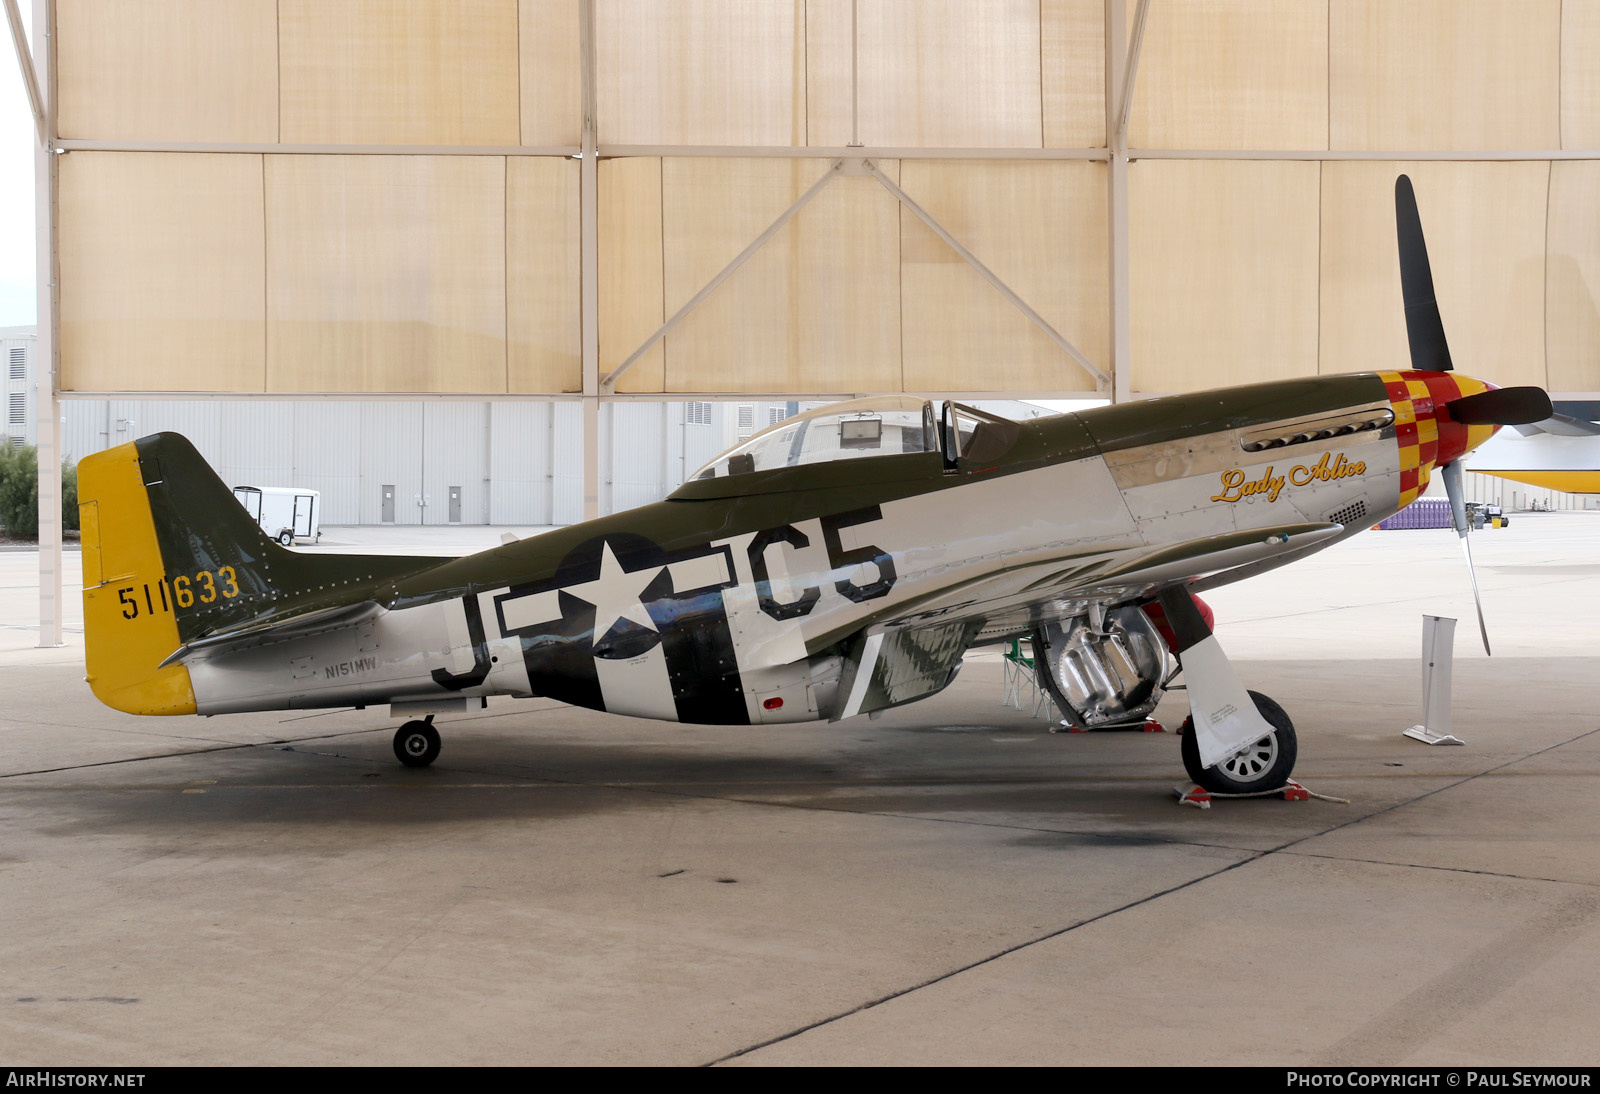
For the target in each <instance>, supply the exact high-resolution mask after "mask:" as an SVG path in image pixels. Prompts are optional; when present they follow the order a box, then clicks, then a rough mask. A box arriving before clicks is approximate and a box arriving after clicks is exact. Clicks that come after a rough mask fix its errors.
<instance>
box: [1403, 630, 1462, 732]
mask: <svg viewBox="0 0 1600 1094" xmlns="http://www.w3.org/2000/svg"><path fill="white" fill-rule="evenodd" d="M1455 638H1456V621H1455V620H1454V619H1450V618H1448V617H1445V616H1437V615H1425V616H1423V617H1422V724H1421V725H1419V726H1412V727H1411V728H1410V729H1407V730H1404V731H1403V732H1404V734H1405V735H1406V736H1407V737H1411V738H1413V739H1415V740H1418V741H1421V742H1422V743H1423V744H1425V745H1464V744H1466V743H1467V742H1465V741H1463V740H1462V739H1461V738H1460V737H1456V736H1452V735H1451V733H1450V661H1451V658H1452V657H1453V656H1454V652H1455Z"/></svg>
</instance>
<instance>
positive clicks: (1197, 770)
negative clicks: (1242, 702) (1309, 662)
mask: <svg viewBox="0 0 1600 1094" xmlns="http://www.w3.org/2000/svg"><path fill="white" fill-rule="evenodd" d="M1250 698H1251V699H1253V700H1254V701H1255V704H1256V710H1257V711H1259V712H1260V714H1261V717H1262V718H1264V719H1266V722H1267V724H1268V725H1270V726H1271V727H1272V730H1273V731H1272V732H1271V733H1270V734H1268V735H1267V736H1265V737H1263V738H1261V739H1260V740H1259V741H1256V742H1255V743H1254V744H1251V745H1247V746H1245V747H1244V748H1242V749H1240V750H1239V751H1238V752H1235V753H1234V754H1233V755H1231V756H1229V757H1227V758H1226V759H1224V760H1223V761H1222V762H1221V763H1219V764H1217V765H1216V766H1215V767H1202V766H1201V765H1200V742H1199V741H1198V740H1197V739H1196V737H1195V732H1194V717H1193V716H1192V715H1191V716H1190V717H1188V718H1185V719H1184V722H1183V727H1182V728H1181V729H1179V730H1178V732H1179V733H1181V734H1183V744H1182V746H1181V749H1180V750H1181V751H1182V753H1183V769H1184V770H1185V771H1187V772H1188V773H1189V778H1191V779H1193V780H1194V781H1195V784H1196V785H1197V786H1200V787H1202V788H1203V789H1206V790H1209V791H1211V792H1212V793H1213V794H1256V793H1261V792H1263V791H1268V790H1277V789H1278V788H1279V787H1281V786H1283V785H1285V784H1286V783H1288V781H1289V775H1290V773H1291V772H1293V771H1294V761H1295V757H1296V755H1297V753H1298V752H1299V748H1298V746H1297V744H1296V742H1295V735H1294V723H1293V722H1291V721H1290V720H1289V716H1288V715H1287V714H1285V713H1284V712H1283V708H1282V707H1280V706H1279V705H1278V704H1277V703H1275V702H1273V701H1272V700H1271V699H1269V698H1268V697H1267V696H1265V695H1262V694H1261V693H1260V692H1259V691H1252V692H1250Z"/></svg>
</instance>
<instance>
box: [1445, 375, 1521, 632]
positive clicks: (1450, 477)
mask: <svg viewBox="0 0 1600 1094" xmlns="http://www.w3.org/2000/svg"><path fill="white" fill-rule="evenodd" d="M1535 390H1537V389H1535ZM1439 473H1440V474H1441V475H1443V476H1444V490H1445V493H1446V494H1449V495H1450V523H1451V524H1453V525H1454V526H1455V529H1456V535H1458V536H1460V537H1461V552H1462V554H1464V555H1466V558H1467V576H1468V577H1469V578H1471V579H1472V602H1473V604H1475V605H1477V608H1478V633H1479V634H1480V635H1482V636H1483V652H1484V653H1486V654H1488V655H1489V656H1491V657H1493V656H1494V653H1493V651H1491V650H1490V649H1489V628H1488V626H1487V625H1485V624H1484V622H1483V598H1482V597H1480V596H1479V595H1478V574H1477V572H1476V571H1475V570H1473V568H1472V547H1471V545H1470V544H1469V543H1468V542H1467V500H1466V488H1465V485H1464V480H1463V479H1462V477H1461V461H1460V460H1453V461H1451V462H1450V463H1447V464H1445V465H1444V466H1443V467H1441V468H1440V469H1439Z"/></svg>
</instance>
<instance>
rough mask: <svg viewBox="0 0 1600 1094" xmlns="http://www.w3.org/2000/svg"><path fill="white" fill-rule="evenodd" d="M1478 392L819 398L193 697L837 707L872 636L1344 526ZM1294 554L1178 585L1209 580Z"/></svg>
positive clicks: (1412, 472)
mask: <svg viewBox="0 0 1600 1094" xmlns="http://www.w3.org/2000/svg"><path fill="white" fill-rule="evenodd" d="M1486 387H1487V385H1485V384H1483V383H1481V382H1479V381H1475V380H1471V379H1469V378H1466V377H1462V376H1459V375H1457V374H1454V373H1418V372H1396V373H1366V374H1357V375H1348V376H1329V377H1314V378H1306V379H1300V380H1290V381H1282V382H1276V383H1269V384H1258V385H1250V386H1247V387H1240V388H1230V389H1222V390H1217V391H1208V392H1200V393H1195V394H1191V395H1181V396H1171V397H1165V398H1159V399H1151V400H1148V401H1143V402H1136V403H1128V404H1121V405H1117V406H1110V407H1105V408H1101V409H1098V410H1091V411H1085V412H1081V413H1076V414H1065V415H1060V416H1057V417H1053V418H1044V419H1038V420H1035V421H1031V422H1026V423H1003V424H1002V423H998V422H995V421H992V420H985V419H984V418H983V416H981V415H979V416H978V418H977V419H976V428H975V429H973V430H972V431H971V432H970V434H968V435H967V436H966V437H965V438H964V442H963V441H958V440H957V438H956V437H955V432H956V431H955V430H949V431H942V430H935V431H933V433H932V434H931V435H930V434H928V433H927V432H924V433H923V434H922V437H923V440H922V441H919V440H918V439H917V432H916V429H917V428H920V427H915V426H914V425H913V424H910V423H911V419H906V422H907V424H904V425H903V426H895V425H894V424H893V423H894V421H895V420H896V419H895V418H894V416H893V415H884V414H881V413H880V414H878V418H877V419H876V424H874V421H875V419H874V418H873V417H872V414H871V413H869V412H868V411H852V410H851V407H852V405H853V404H841V405H836V406H833V407H826V408H823V409H821V410H819V411H814V412H811V413H810V414H808V415H807V416H805V425H804V428H802V423H800V422H798V421H796V420H795V419H791V420H789V421H787V422H785V423H780V425H778V426H775V427H773V429H772V430H769V431H767V433H766V434H763V435H762V436H763V437H764V438H766V441H765V447H762V444H760V443H755V444H753V446H752V447H749V448H742V449H736V450H735V451H734V453H733V454H731V455H730V457H724V459H723V460H721V461H718V463H716V464H713V465H712V467H711V468H710V469H708V474H707V475H706V476H705V477H702V478H698V479H695V480H692V481H691V482H689V483H686V484H685V485H684V486H683V487H682V488H681V489H680V490H679V491H677V492H676V493H675V494H674V495H673V496H672V497H671V498H669V499H667V500H665V501H662V502H659V503H656V504H654V505H648V506H644V507H642V508H639V509H635V510H631V511H629V512H626V513H621V514H616V515H613V516H609V517H605V518H602V519H600V520H595V521H590V522H587V523H585V524H581V525H577V526H574V527H570V528H565V529H559V530H556V531H552V532H549V533H547V534H545V535H541V536H538V537H536V538H533V539H529V540H524V541H520V542H516V543H512V544H509V545H506V546H504V547H500V548H497V549H495V550H492V551H488V552H484V553H483V554H480V555H473V556H470V557H467V558H463V559H459V560H455V561H452V562H448V563H445V564H442V565H440V566H438V567H435V568H432V569H427V570H424V571H422V572H419V573H416V574H413V575H410V576H406V577H402V578H400V579H398V580H396V581H395V582H394V583H393V584H392V586H391V587H390V588H389V589H388V590H387V593H388V595H387V596H386V598H385V606H386V609H387V610H381V611H375V612H373V613H372V614H371V615H370V616H369V617H367V618H364V619H362V620H360V621H358V622H354V623H349V624H346V625H343V626H340V627H335V628H332V629H329V630H327V631H325V632H324V633H320V634H312V635H309V636H305V637H295V638H289V639H285V640H284V641H280V642H275V643H271V644H266V645H257V646H253V647H248V648H229V647H222V648H219V649H217V650H215V651H213V652H201V653H198V654H196V655H194V656H191V657H190V658H189V659H188V660H187V666H188V671H189V676H190V680H191V682H192V687H193V693H194V703H195V709H196V711H197V712H198V713H201V714H218V713H226V712H232V711H246V710H263V709H282V708H295V707H337V706H356V705H368V704H381V703H397V704H412V706H411V707H409V709H419V710H420V709H428V706H427V704H430V703H432V704H434V705H436V706H437V707H438V709H449V708H451V706H452V705H455V704H460V705H465V704H466V703H472V702H475V701H476V700H478V699H481V698H483V697H487V696H490V695H510V696H523V697H526V696H535V695H539V696H549V697H552V698H555V699H559V700H562V701H564V702H569V703H574V704H578V705H582V706H587V707H592V708H595V709H600V710H606V711H610V712H613V713H618V714H627V715H635V716H640V717H648V718H657V719H664V720H669V721H690V722H702V723H715V724H746V723H749V724H755V723H763V722H792V721H804V720H809V719H819V718H830V717H837V716H839V714H840V712H841V710H842V708H843V696H842V695H841V693H840V688H841V678H842V677H843V676H845V675H846V669H847V664H848V660H849V657H850V649H851V642H852V641H853V640H856V639H858V638H859V636H860V635H861V634H862V633H863V631H864V629H865V628H873V627H882V626H885V625H892V624H893V623H894V622H895V621H897V620H899V621H903V620H906V619H910V618H915V619H938V618H951V619H959V620H967V621H969V622H970V626H969V627H967V629H966V630H964V631H963V632H962V634H963V635H964V640H966V641H969V642H972V643H974V644H975V643H978V642H986V641H994V640H999V639H1001V638H1004V637H1008V636H1010V635H1014V634H1022V633H1028V632H1029V631H1031V630H1032V629H1033V628H1034V627H1036V626H1037V625H1038V624H1039V622H1040V620H1043V619H1049V618H1060V617H1062V616H1063V615H1070V614H1072V613H1074V612H1076V611H1079V610H1081V609H1082V606H1083V604H1085V603H1087V602H1088V601H1090V600H1095V601H1098V602H1100V603H1102V604H1108V603H1116V602H1127V601H1133V600H1137V599H1139V598H1140V597H1143V596H1147V595H1149V591H1150V590H1149V588H1146V587H1141V586H1140V585H1138V584H1137V583H1133V584H1130V585H1127V586H1118V585H1117V584H1116V582H1115V581H1114V580H1111V579H1108V578H1106V577H1105V576H1104V575H1106V574H1113V573H1116V572H1118V567H1119V566H1124V565H1126V564H1127V563H1128V561H1129V560H1132V559H1137V558H1141V557H1148V556H1150V555H1151V552H1152V551H1157V550H1161V549H1165V548H1170V547H1174V546H1181V545H1188V544H1197V543H1206V542H1214V541H1216V540H1217V539H1218V537H1227V536H1229V535H1232V534H1234V533H1240V532H1247V531H1250V530H1253V529H1272V528H1278V527H1282V526H1290V525H1293V526H1310V525H1337V526H1342V531H1340V530H1338V529H1334V530H1333V531H1334V532H1335V533H1336V534H1332V535H1330V536H1328V537H1324V538H1322V539H1320V540H1318V542H1317V544H1316V546H1317V547H1321V546H1326V545H1327V544H1328V543H1331V542H1334V541H1335V540H1336V539H1338V538H1342V537H1343V536H1348V535H1351V534H1354V533H1355V532H1357V531H1359V530H1361V529H1364V528H1366V527H1368V526H1370V525H1371V524H1374V523H1376V522H1377V521H1378V520H1380V519H1382V518H1383V517H1386V516H1388V515H1389V514H1391V513H1393V512H1395V511H1397V510H1398V509H1400V508H1402V507H1403V506H1404V505H1406V504H1408V503H1409V502H1410V501H1411V500H1413V499H1414V498H1415V497H1416V496H1417V495H1418V494H1419V493H1420V492H1421V491H1422V490H1423V489H1425V488H1426V486H1427V483H1428V479H1429V476H1430V474H1431V472H1432V471H1433V470H1434V468H1436V467H1438V466H1442V465H1443V464H1445V463H1448V462H1449V461H1451V460H1453V459H1456V458H1458V457H1459V456H1461V455H1462V454H1463V453H1465V452H1466V451H1468V450H1469V449H1470V448H1472V447H1474V446H1475V445H1477V444H1480V443H1482V442H1483V441H1484V440H1486V439H1487V438H1488V437H1489V436H1490V435H1491V434H1492V433H1493V430H1494V427H1492V426H1471V427H1468V426H1464V425H1460V424H1458V423H1455V422H1453V421H1451V420H1450V419H1449V416H1448V412H1447V411H1444V410H1443V409H1442V407H1443V405H1444V404H1445V403H1447V402H1448V401H1449V400H1451V399H1453V398H1456V397H1458V396H1460V395H1465V394H1472V393H1475V392H1478V391H1482V390H1484V389H1485V388H1486ZM852 415H854V416H852ZM885 422H889V423H890V424H889V425H885V424H884V423H885ZM863 423H865V426H870V427H871V428H866V427H865V426H863ZM785 429H788V430H789V431H790V432H789V433H788V434H785V433H783V432H782V431H783V430H785ZM808 430H809V431H810V432H808ZM828 430H834V431H835V432H834V433H828V432H827V431H828ZM835 436H838V437H843V438H844V440H842V441H840V442H838V443H840V444H843V445H845V450H844V451H843V453H842V454H843V455H844V456H845V457H847V458H838V459H834V460H831V461H828V462H820V463H818V462H791V463H788V464H784V465H781V466H768V465H766V464H763V462H762V461H763V460H764V459H769V457H770V453H771V452H772V451H774V446H775V445H778V444H779V442H782V444H784V445H788V446H789V448H788V449H784V451H788V450H792V451H794V452H799V451H800V450H801V448H802V445H803V444H806V443H811V442H813V441H815V440H817V439H818V438H823V439H830V443H831V438H833V437H835ZM808 438H809V440H808ZM873 443H876V444H877V445H879V448H878V449H874V448H873V447H872V445H873ZM957 443H961V447H962V454H961V455H960V456H956V455H955V453H954V452H953V451H951V449H952V448H953V447H954V445H955V444H957ZM763 454H766V455H763ZM747 457H748V458H747ZM791 460H793V457H791ZM769 462H770V460H769ZM1311 549H1315V548H1311ZM1301 553H1304V552H1301ZM1293 557H1295V555H1294V554H1289V555H1286V556H1282V557H1276V558H1273V559H1271V560H1268V561H1263V562H1258V563H1254V564H1250V565H1240V566H1237V567H1233V568H1231V569H1223V570H1220V571H1216V572H1210V573H1206V574H1200V573H1197V574H1194V575H1190V576H1191V579H1193V578H1203V579H1204V581H1205V582H1207V583H1209V584H1220V583H1222V582H1225V581H1231V580H1238V579H1239V578H1241V577H1244V576H1248V575H1249V574H1250V573H1254V572H1259V570H1261V569H1265V568H1270V567H1271V566H1276V565H1282V564H1284V563H1285V562H1287V561H1291V560H1292V558H1293Z"/></svg>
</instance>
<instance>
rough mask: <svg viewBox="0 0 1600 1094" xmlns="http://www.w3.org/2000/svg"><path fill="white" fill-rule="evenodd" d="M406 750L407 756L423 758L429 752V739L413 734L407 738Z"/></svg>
mask: <svg viewBox="0 0 1600 1094" xmlns="http://www.w3.org/2000/svg"><path fill="white" fill-rule="evenodd" d="M405 749H406V752H407V754H409V755H412V756H421V755H422V754H423V753H424V752H426V751H428V739H427V738H426V737H424V736H423V735H422V734H420V733H413V734H410V735H409V736H408V737H406V743H405Z"/></svg>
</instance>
